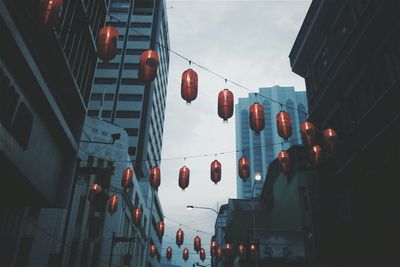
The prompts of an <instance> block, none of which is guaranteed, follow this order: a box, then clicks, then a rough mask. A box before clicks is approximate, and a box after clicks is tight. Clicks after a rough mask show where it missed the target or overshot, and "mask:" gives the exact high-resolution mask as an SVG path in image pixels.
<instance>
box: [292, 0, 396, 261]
mask: <svg viewBox="0 0 400 267" xmlns="http://www.w3.org/2000/svg"><path fill="white" fill-rule="evenodd" d="M399 8H400V3H399V2H398V1H313V2H312V4H311V6H310V9H309V11H308V13H307V15H306V18H305V20H304V22H303V25H302V27H301V29H300V31H299V34H298V36H297V38H296V41H295V43H294V45H293V48H292V51H291V52H290V56H289V57H290V62H291V66H292V70H293V71H294V72H295V73H297V74H298V75H300V76H301V77H303V78H304V79H305V81H306V87H307V98H308V103H309V118H308V119H309V120H310V121H311V122H312V123H314V124H315V126H316V127H318V128H319V129H324V128H332V129H335V131H336V132H337V134H338V136H339V143H338V144H337V147H336V150H335V151H333V152H332V153H326V154H325V156H324V158H325V160H324V161H323V162H322V163H321V166H320V167H319V168H318V170H319V172H320V176H321V181H323V182H324V183H323V184H322V185H321V187H320V189H319V190H320V191H321V193H320V195H321V196H323V197H321V198H320V200H319V202H318V205H319V210H320V211H321V213H320V214H319V215H318V224H317V226H318V228H317V229H316V231H315V238H316V248H317V250H316V252H317V256H318V259H319V261H320V262H321V264H323V266H332V267H334V266H341V267H346V266H376V265H380V266H395V265H398V262H399V260H398V258H397V256H396V254H397V252H396V249H395V246H392V245H390V244H391V242H392V241H393V240H397V239H398V238H399V236H400V231H399V229H398V227H397V225H399V223H400V219H399V218H400V217H399V216H398V205H397V204H396V203H399V194H398V193H397V190H396V188H397V186H396V185H397V175H395V174H396V173H398V169H397V166H398V163H399V159H400V149H399V147H400V146H399V138H398V137H399V133H400V130H399V129H400V118H399V117H400V116H399V114H400V106H399V105H398V99H399V97H400V79H399V77H400V49H399V47H400V38H399V36H400V21H399V19H398V12H397V10H399Z"/></svg>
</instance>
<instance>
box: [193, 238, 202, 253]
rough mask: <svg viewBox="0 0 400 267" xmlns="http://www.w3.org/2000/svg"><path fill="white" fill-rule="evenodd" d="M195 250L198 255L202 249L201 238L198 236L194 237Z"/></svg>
mask: <svg viewBox="0 0 400 267" xmlns="http://www.w3.org/2000/svg"><path fill="white" fill-rule="evenodd" d="M193 248H194V251H196V252H197V253H199V251H200V249H201V238H200V236H198V235H196V236H195V237H194V241H193Z"/></svg>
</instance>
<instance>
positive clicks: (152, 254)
mask: <svg viewBox="0 0 400 267" xmlns="http://www.w3.org/2000/svg"><path fill="white" fill-rule="evenodd" d="M156 253H157V247H156V245H154V244H151V246H150V257H152V258H154V256H155V255H156Z"/></svg>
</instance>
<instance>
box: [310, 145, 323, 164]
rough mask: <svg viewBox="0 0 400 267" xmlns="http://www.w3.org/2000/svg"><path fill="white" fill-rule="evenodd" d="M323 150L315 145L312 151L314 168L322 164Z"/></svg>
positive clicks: (311, 158)
mask: <svg viewBox="0 0 400 267" xmlns="http://www.w3.org/2000/svg"><path fill="white" fill-rule="evenodd" d="M321 154H322V148H321V147H320V146H319V145H315V146H313V147H312V148H311V150H310V160H311V163H312V164H314V166H318V165H319V163H320V162H321Z"/></svg>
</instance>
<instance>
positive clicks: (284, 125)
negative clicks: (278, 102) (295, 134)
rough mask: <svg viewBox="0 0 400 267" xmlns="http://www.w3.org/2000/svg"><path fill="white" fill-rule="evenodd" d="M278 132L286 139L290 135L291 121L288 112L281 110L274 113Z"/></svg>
mask: <svg viewBox="0 0 400 267" xmlns="http://www.w3.org/2000/svg"><path fill="white" fill-rule="evenodd" d="M276 124H277V128H278V134H279V136H280V137H282V138H283V139H285V140H287V139H288V138H289V137H290V136H291V135H292V122H291V120H290V115H289V113H287V112H285V111H281V112H279V113H278V114H277V115H276Z"/></svg>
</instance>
